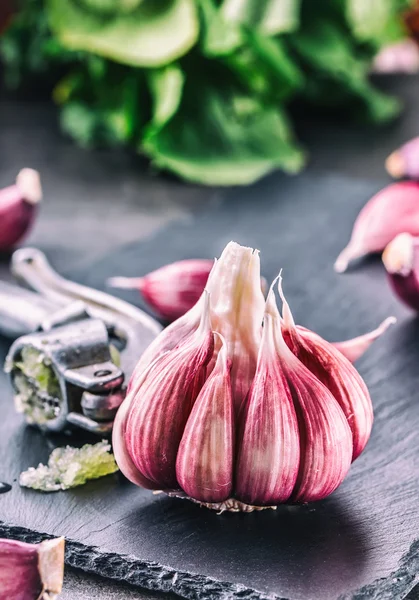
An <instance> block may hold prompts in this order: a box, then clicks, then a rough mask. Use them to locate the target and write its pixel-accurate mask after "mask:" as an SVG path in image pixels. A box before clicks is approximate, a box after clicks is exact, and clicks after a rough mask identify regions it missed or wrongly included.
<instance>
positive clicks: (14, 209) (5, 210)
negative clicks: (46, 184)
mask: <svg viewBox="0 0 419 600" xmlns="http://www.w3.org/2000/svg"><path fill="white" fill-rule="evenodd" d="M41 199H42V189H41V183H40V178H39V173H38V172H37V171H35V170H34V169H22V170H21V171H20V172H19V174H18V176H17V178H16V183H15V185H11V186H10V187H7V188H4V189H2V190H0V251H4V250H10V249H11V248H13V246H15V245H16V244H17V243H18V242H20V241H21V240H22V238H23V237H24V235H25V234H26V233H28V231H29V228H30V226H31V225H32V223H33V221H34V219H35V216H36V212H37V208H38V205H39V203H40V201H41Z"/></svg>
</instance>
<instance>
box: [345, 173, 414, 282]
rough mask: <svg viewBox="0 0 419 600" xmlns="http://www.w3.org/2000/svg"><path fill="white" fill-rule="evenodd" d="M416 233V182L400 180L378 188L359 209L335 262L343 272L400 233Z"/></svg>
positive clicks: (378, 250)
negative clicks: (352, 262)
mask: <svg viewBox="0 0 419 600" xmlns="http://www.w3.org/2000/svg"><path fill="white" fill-rule="evenodd" d="M403 232H408V233H410V234H412V235H419V183H416V182H412V181H402V182H399V183H393V184H392V185H389V186H387V187H385V188H384V189H383V190H381V191H380V192H378V194H376V195H375V196H374V197H373V198H371V200H370V201H369V202H368V203H367V204H366V205H365V206H364V208H363V209H362V210H361V212H360V213H359V215H358V217H357V219H356V221H355V224H354V227H353V231H352V235H351V239H350V242H349V244H348V245H347V246H346V248H344V250H342V252H341V253H340V255H339V256H338V258H337V260H336V262H335V271H337V272H338V273H343V272H344V271H346V269H347V267H348V265H349V263H350V262H351V261H352V260H354V259H356V258H360V257H362V256H364V255H366V254H369V253H372V252H381V251H382V250H384V248H385V247H386V245H387V244H388V243H389V242H391V240H392V239H394V237H395V236H396V235H398V234H399V233H403Z"/></svg>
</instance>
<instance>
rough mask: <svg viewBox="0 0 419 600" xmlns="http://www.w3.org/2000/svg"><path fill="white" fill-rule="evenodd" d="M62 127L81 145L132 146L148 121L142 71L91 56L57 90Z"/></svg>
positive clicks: (56, 99) (55, 93) (55, 94)
mask: <svg viewBox="0 0 419 600" xmlns="http://www.w3.org/2000/svg"><path fill="white" fill-rule="evenodd" d="M54 100H55V101H56V102H57V104H60V105H61V106H62V109H61V115H60V119H61V127H62V129H63V131H65V133H67V134H68V135H70V136H71V137H72V138H73V139H75V140H76V141H77V142H78V143H79V144H80V145H81V146H83V147H90V146H97V145H105V146H108V145H111V146H112V145H122V144H133V143H135V140H136V139H137V137H138V135H139V131H140V129H141V126H142V123H143V122H144V121H145V119H146V114H145V113H146V110H145V105H146V103H147V99H146V98H145V82H144V76H143V75H142V72H141V71H137V70H132V69H128V68H127V67H124V66H122V65H117V64H114V63H110V62H108V61H106V60H105V59H102V58H100V57H98V56H89V57H87V58H86V59H85V61H84V63H83V65H82V66H81V67H79V68H78V69H76V70H75V71H74V72H71V73H70V74H69V75H67V77H65V78H64V79H63V80H62V81H61V82H60V83H59V84H58V85H57V86H56V88H55V90H54Z"/></svg>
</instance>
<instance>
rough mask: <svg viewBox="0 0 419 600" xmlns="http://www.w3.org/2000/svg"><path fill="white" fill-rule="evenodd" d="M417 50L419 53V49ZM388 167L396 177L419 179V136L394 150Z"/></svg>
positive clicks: (389, 158) (390, 172)
mask: <svg viewBox="0 0 419 600" xmlns="http://www.w3.org/2000/svg"><path fill="white" fill-rule="evenodd" d="M416 48H417V46H416ZM417 51H418V53H419V50H418V49H417ZM386 169H387V172H388V173H389V174H390V175H391V176H392V177H394V178H395V179H401V178H402V177H407V178H408V179H419V137H415V138H413V139H412V140H410V141H409V142H406V143H405V144H403V145H402V146H400V148H398V149H397V150H395V151H394V152H392V153H391V154H390V156H389V157H388V158H387V160H386Z"/></svg>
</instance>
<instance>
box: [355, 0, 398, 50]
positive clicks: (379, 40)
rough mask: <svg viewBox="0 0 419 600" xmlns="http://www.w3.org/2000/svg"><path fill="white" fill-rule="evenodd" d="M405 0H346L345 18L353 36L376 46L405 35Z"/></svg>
mask: <svg viewBox="0 0 419 600" xmlns="http://www.w3.org/2000/svg"><path fill="white" fill-rule="evenodd" d="M408 4H409V3H408V2H407V1H406V0H346V4H345V8H346V18H347V21H348V24H349V26H350V27H351V29H352V32H353V34H354V36H355V37H356V38H357V39H359V40H360V41H362V42H371V43H373V44H374V45H375V46H377V47H378V48H379V47H381V46H383V45H384V44H390V43H392V42H395V41H397V40H399V39H402V38H403V37H405V35H406V33H405V30H404V27H403V24H402V11H403V9H405V8H407V7H408Z"/></svg>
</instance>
